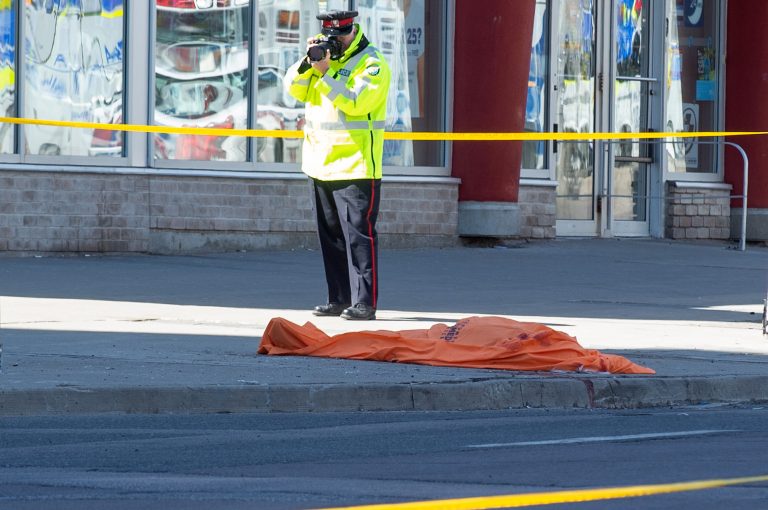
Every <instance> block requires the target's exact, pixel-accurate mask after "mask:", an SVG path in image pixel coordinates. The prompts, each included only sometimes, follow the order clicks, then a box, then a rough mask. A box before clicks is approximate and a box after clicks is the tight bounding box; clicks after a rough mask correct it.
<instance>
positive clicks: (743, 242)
mask: <svg viewBox="0 0 768 510" xmlns="http://www.w3.org/2000/svg"><path fill="white" fill-rule="evenodd" d="M681 134H682V133H681ZM564 143H568V142H564ZM580 143H583V142H580ZM595 143H596V150H595V153H596V154H600V153H601V151H600V150H599V149H600V147H601V145H602V144H603V143H607V144H611V145H612V144H617V143H633V144H635V143H637V144H647V145H662V144H679V143H681V142H680V141H679V140H678V141H669V140H595ZM694 143H697V144H702V145H723V146H730V147H733V148H735V149H736V150H737V151H739V154H741V158H742V161H743V162H744V188H743V194H741V195H728V196H715V197H712V196H708V197H707V198H728V199H729V200H730V199H734V198H740V199H741V200H742V215H741V235H740V236H739V251H746V249H747V195H748V190H749V157H748V156H747V152H746V151H745V150H744V148H743V147H742V146H741V145H739V144H737V143H735V142H727V141H725V140H719V141H698V140H697V141H696V142H694ZM577 196H579V197H581V196H584V197H586V196H589V197H591V196H592V195H577ZM600 196H601V197H605V198H647V199H649V200H651V199H653V200H669V199H670V198H669V197H656V196H648V195H612V194H603V193H601V194H600ZM679 196H680V195H678V196H677V197H675V198H678V197H679ZM560 197H568V195H558V198H560Z"/></svg>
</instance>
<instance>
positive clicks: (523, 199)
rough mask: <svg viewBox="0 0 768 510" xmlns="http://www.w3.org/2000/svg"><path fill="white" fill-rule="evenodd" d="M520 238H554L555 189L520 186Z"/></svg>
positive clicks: (522, 184)
mask: <svg viewBox="0 0 768 510" xmlns="http://www.w3.org/2000/svg"><path fill="white" fill-rule="evenodd" d="M518 200H519V204H520V237H523V238H525V239H554V238H555V221H556V213H557V210H556V205H555V187H554V186H538V185H527V184H525V183H521V184H520V194H519V198H518Z"/></svg>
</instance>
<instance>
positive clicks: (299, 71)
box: [285, 11, 391, 320]
mask: <svg viewBox="0 0 768 510" xmlns="http://www.w3.org/2000/svg"><path fill="white" fill-rule="evenodd" d="M356 16H357V11H328V12H324V13H321V14H319V15H318V16H317V19H318V20H320V21H322V29H321V34H319V35H318V36H316V37H314V38H310V39H309V40H308V42H307V56H306V57H303V58H302V59H301V60H299V61H298V62H296V64H294V65H293V66H291V68H290V69H289V70H288V71H287V72H286V75H285V86H286V87H287V89H288V91H289V93H290V94H291V96H293V97H295V98H296V99H297V100H299V101H303V102H304V103H305V105H306V113H305V120H306V122H305V127H304V143H303V148H302V165H301V168H302V170H303V171H304V173H306V174H307V175H308V176H309V177H310V178H311V181H312V187H313V190H314V197H315V210H316V214H317V230H318V236H319V238H320V247H321V250H322V253H323V263H324V266H325V277H326V281H327V283H328V300H327V303H325V304H322V305H319V306H316V307H315V308H314V310H313V313H314V314H315V315H321V316H323V315H326V316H341V317H342V318H344V319H350V320H371V319H375V318H376V306H377V294H378V259H377V256H378V239H377V234H376V218H377V216H378V212H379V200H380V198H379V191H380V188H381V169H382V156H383V150H384V123H385V120H386V110H387V107H386V103H387V93H388V91H389V82H390V77H391V72H390V69H389V65H388V64H387V62H386V61H385V60H384V57H383V55H382V54H381V53H380V52H379V50H377V49H376V48H375V47H374V46H373V45H372V44H370V42H369V41H368V39H367V38H366V37H365V35H364V34H363V32H362V30H361V29H360V25H359V24H357V23H355V22H354V18H355V17H356Z"/></svg>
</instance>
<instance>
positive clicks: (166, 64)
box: [154, 0, 252, 161]
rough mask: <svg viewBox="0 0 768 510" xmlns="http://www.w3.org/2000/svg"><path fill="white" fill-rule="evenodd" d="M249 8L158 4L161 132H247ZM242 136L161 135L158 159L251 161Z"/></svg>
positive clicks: (224, 3) (215, 2) (165, 0)
mask: <svg viewBox="0 0 768 510" xmlns="http://www.w3.org/2000/svg"><path fill="white" fill-rule="evenodd" d="M251 16H252V14H251V3H250V1H249V0H157V12H156V20H157V23H156V32H155V33H156V36H155V111H154V122H155V124H157V125H160V126H175V127H201V128H202V127H207V128H224V129H245V128H247V127H248V111H249V98H248V79H249V62H250V60H249V59H250V57H249V44H248V42H249V40H250V26H251ZM247 148H248V140H247V138H245V137H236V136H203V135H166V134H162V135H155V136H154V154H155V158H156V159H171V160H197V161H210V160H222V161H246V159H247V156H248V150H247Z"/></svg>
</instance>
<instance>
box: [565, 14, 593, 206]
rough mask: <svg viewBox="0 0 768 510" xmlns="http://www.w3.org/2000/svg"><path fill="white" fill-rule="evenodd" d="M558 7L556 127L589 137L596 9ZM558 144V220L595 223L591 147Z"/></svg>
mask: <svg viewBox="0 0 768 510" xmlns="http://www.w3.org/2000/svg"><path fill="white" fill-rule="evenodd" d="M559 6H560V16H559V20H560V27H559V34H560V36H559V41H558V48H557V53H558V59H557V71H558V72H557V76H558V90H559V91H560V97H559V101H558V112H557V123H558V125H559V127H560V130H561V131H563V132H565V133H590V132H593V131H594V118H595V116H594V112H595V10H594V9H595V7H594V4H593V2H591V1H589V2H585V1H583V0H563V1H561V2H559ZM558 145H559V147H558V151H557V218H558V219H564V220H590V219H593V217H594V207H593V188H594V155H593V148H592V142H561V143H559V144H558Z"/></svg>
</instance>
